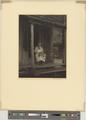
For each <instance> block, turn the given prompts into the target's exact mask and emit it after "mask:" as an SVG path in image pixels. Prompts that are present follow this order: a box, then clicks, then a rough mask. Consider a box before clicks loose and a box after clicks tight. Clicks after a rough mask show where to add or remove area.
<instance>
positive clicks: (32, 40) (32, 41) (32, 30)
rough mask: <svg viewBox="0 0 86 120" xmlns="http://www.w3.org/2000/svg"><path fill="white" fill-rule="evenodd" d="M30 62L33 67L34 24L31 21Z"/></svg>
mask: <svg viewBox="0 0 86 120" xmlns="http://www.w3.org/2000/svg"><path fill="white" fill-rule="evenodd" d="M31 64H32V67H34V24H32V23H31Z"/></svg>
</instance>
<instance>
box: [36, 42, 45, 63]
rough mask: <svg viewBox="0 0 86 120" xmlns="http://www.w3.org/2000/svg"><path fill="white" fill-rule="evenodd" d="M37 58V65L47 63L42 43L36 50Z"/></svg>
mask: <svg viewBox="0 0 86 120" xmlns="http://www.w3.org/2000/svg"><path fill="white" fill-rule="evenodd" d="M35 58H36V62H37V63H44V62H45V61H46V54H45V53H44V50H43V47H42V46H41V43H38V46H36V48H35Z"/></svg>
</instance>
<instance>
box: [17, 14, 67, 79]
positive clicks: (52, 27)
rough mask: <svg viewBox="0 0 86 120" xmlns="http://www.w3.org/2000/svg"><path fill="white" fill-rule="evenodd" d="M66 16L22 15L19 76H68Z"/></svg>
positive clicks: (20, 18) (20, 22)
mask: <svg viewBox="0 0 86 120" xmlns="http://www.w3.org/2000/svg"><path fill="white" fill-rule="evenodd" d="M66 31H67V16H66V15H19V77H23V78H26V77H31V78H36V77H38V78H39V77H40V78H66V67H67V65H66V57H67V56H66V52H67V49H66V48H67V46H66V36H67V33H66Z"/></svg>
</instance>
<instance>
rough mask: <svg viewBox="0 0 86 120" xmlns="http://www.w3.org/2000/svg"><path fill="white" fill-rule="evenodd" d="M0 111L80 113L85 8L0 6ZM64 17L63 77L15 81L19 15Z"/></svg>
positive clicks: (57, 4)
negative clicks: (64, 50)
mask: <svg viewBox="0 0 86 120" xmlns="http://www.w3.org/2000/svg"><path fill="white" fill-rule="evenodd" d="M2 7H3V9H2V32H1V35H2V39H1V109H9V110H12V109H13V110H22V109H23V110H28V109H29V110H59V111H63V110H66V111H67V110H70V111H71V110H73V111H82V110H84V78H85V75H84V65H85V59H84V58H85V8H84V5H83V4H82V5H81V4H77V3H76V2H75V1H69V2H68V1H65V2H60V1H55V2H52V1H46V2H45V1H36V2H35V1H28V2H23V1H22V2H13V3H6V4H3V5H2ZM20 14H27V15H28V14H29V15H32V14H35V15H36V14H49V15H50V14H54V15H55V14H56V15H61V14H65V15H67V42H66V47H67V54H66V55H67V56H66V58H67V68H66V69H67V77H66V78H46V79H45V78H19V77H18V69H19V68H18V64H19V63H18V61H19V15H20Z"/></svg>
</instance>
